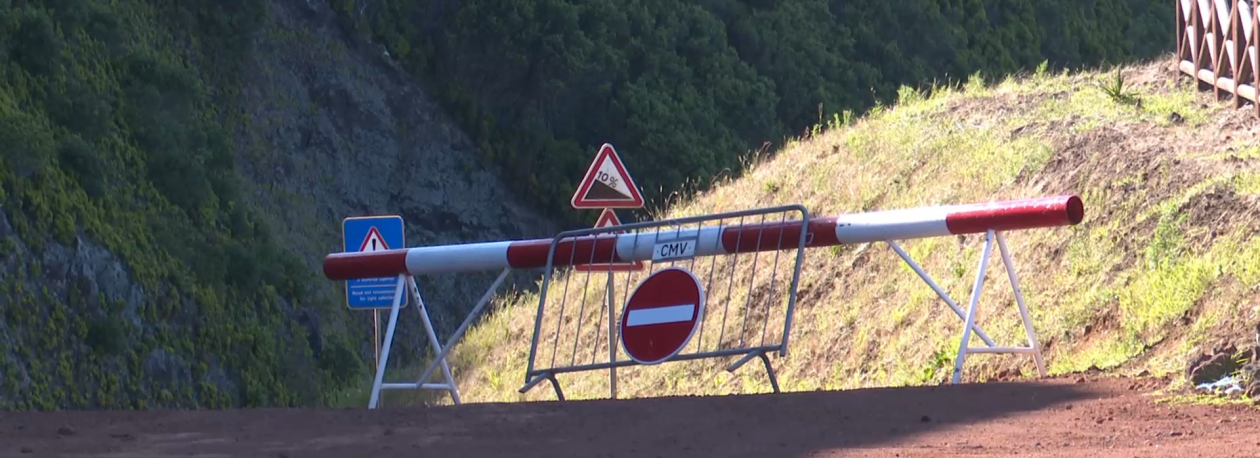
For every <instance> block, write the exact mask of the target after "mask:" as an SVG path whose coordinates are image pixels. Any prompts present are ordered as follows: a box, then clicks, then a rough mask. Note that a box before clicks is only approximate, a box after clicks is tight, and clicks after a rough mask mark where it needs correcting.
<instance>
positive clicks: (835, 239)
mask: <svg viewBox="0 0 1260 458" xmlns="http://www.w3.org/2000/svg"><path fill="white" fill-rule="evenodd" d="M1084 216H1085V206H1084V204H1083V203H1082V202H1081V199H1080V198H1079V197H1077V196H1072V195H1068V196H1057V197H1043V198H1034V199H1022V200H1010V201H1003V202H991V203H980V204H964V205H945V206H934V207H920V208H910V209H901V210H888V211H879V212H871V213H857V214H850V215H841V216H832V217H822V218H811V219H810V220H809V222H808V225H807V226H808V229H807V230H808V233H807V234H806V239H807V240H806V244H805V246H806V247H807V248H812V247H824V246H833V245H840V244H855V243H868V242H882V241H888V240H901V239H917V238H925V237H941V236H948V235H962V234H980V233H987V232H988V231H995V232H1001V231H1011V230H1022V229H1036V228H1045V227H1056V226H1071V225H1076V224H1078V223H1080V222H1081V220H1083V219H1084ZM800 230H801V221H799V220H798V221H787V222H773V223H764V224H754V225H724V226H711V227H704V228H701V229H698V230H697V229H691V230H685V229H684V230H681V231H674V230H669V231H666V232H658V231H645V232H638V233H627V234H607V235H599V236H585V237H577V238H574V239H566V240H562V241H560V242H559V243H558V244H557V246H556V251H555V256H554V258H553V260H552V264H553V265H555V266H564V265H570V263H571V260H572V261H576V262H573V264H585V263H590V262H591V261H590V260H592V259H594V260H597V261H598V262H609V261H611V262H629V261H636V260H638V261H646V260H651V259H652V254H653V249H654V248H655V245H656V243H657V241H658V238H659V236H660V235H663V234H668V238H682V237H696V238H697V239H698V240H697V244H696V245H697V246H696V253H695V255H696V256H714V255H723V254H732V253H736V252H739V253H747V252H753V251H774V250H779V249H791V248H795V247H796V243H793V242H790V241H791V240H799V237H800ZM758 240H760V243H758ZM779 240H782V241H783V242H782V243H776V242H774V241H779ZM552 243H553V240H552V239H534V240H519V241H501V242H485V243H468V244H459V245H439V246H427V247H414V248H404V249H395V250H388V251H377V252H366V253H365V252H345V253H332V254H329V255H328V256H326V257H325V258H324V276H325V277H327V278H328V279H330V280H354V279H361V278H379V277H391V276H398V275H403V274H408V275H425V274H433V273H446V272H472V271H486V270H501V269H535V268H543V267H546V266H547V255H548V251H549V249H550V247H551V244H552ZM583 261H585V262H583Z"/></svg>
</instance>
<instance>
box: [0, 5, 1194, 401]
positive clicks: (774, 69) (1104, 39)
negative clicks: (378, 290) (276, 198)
mask: <svg viewBox="0 0 1260 458" xmlns="http://www.w3.org/2000/svg"><path fill="white" fill-rule="evenodd" d="M313 3H319V2H313ZM328 3H329V4H331V5H332V6H333V7H335V8H337V9H338V11H339V12H340V13H341V15H342V18H343V19H344V20H345V21H346V24H347V25H348V26H350V29H351V30H354V31H358V32H360V33H362V34H365V35H368V36H371V37H373V38H374V39H375V40H377V41H379V42H383V43H384V44H385V45H386V47H387V49H388V50H389V52H390V53H391V55H392V56H393V57H394V58H395V59H396V60H398V61H400V62H401V63H402V64H403V65H404V67H405V68H407V69H408V70H409V71H410V72H411V73H412V74H413V75H415V76H416V77H418V78H421V79H423V80H425V81H426V82H427V83H428V86H429V88H430V93H431V94H433V95H434V96H435V97H437V98H439V99H440V100H441V101H443V103H444V104H445V105H446V106H447V108H448V110H449V111H450V112H451V113H452V114H453V115H454V116H455V117H456V118H457V120H458V121H459V122H460V123H462V125H463V127H464V129H465V131H466V132H467V133H468V134H469V135H470V136H472V138H473V139H474V140H475V141H476V142H477V144H478V145H479V147H480V149H481V151H482V153H483V154H484V159H485V166H486V167H494V168H498V169H501V170H502V172H503V173H504V178H505V181H506V182H507V183H508V184H509V185H510V186H513V187H514V188H515V190H516V191H518V192H519V193H520V194H522V195H523V196H525V197H526V198H528V199H530V200H532V201H533V202H534V203H536V204H537V205H538V206H539V208H540V209H542V210H544V211H547V212H560V210H561V209H564V208H567V200H568V197H569V196H570V195H571V193H572V191H573V187H574V186H575V184H576V180H577V178H578V177H579V176H580V174H581V172H582V171H583V170H584V169H585V167H586V166H587V164H588V161H589V160H590V158H591V156H592V154H593V153H594V152H595V148H596V147H597V146H598V145H599V144H601V143H603V142H611V143H613V144H614V145H615V146H617V147H618V150H619V151H620V152H621V153H622V155H623V157H624V158H625V159H626V160H627V161H628V166H629V168H630V169H631V172H632V173H633V174H634V176H635V178H636V179H637V180H638V181H639V184H640V186H641V187H643V188H644V189H645V191H646V192H647V194H648V197H649V199H658V198H659V197H660V196H661V192H665V193H668V192H670V191H672V190H674V189H676V188H677V187H679V186H681V185H684V184H685V183H686V182H688V181H689V180H698V181H696V182H697V183H699V184H703V183H704V182H705V181H707V179H708V178H710V177H712V176H714V175H716V174H719V173H722V172H723V171H724V170H734V169H737V165H738V163H739V160H740V157H741V155H743V154H744V153H746V152H748V151H749V150H751V149H755V148H758V147H760V146H761V145H762V144H763V143H765V142H774V141H779V140H781V139H782V138H783V137H785V136H788V135H792V134H793V133H796V132H799V131H801V130H802V129H804V128H806V127H808V126H809V125H811V124H813V123H816V122H818V120H819V118H823V117H830V116H831V114H833V113H837V112H841V111H845V110H852V111H860V110H862V109H864V108H866V107H869V106H871V105H873V104H874V103H876V102H879V101H885V100H889V99H891V98H892V97H894V96H895V92H896V91H895V89H896V88H897V87H899V86H900V85H902V84H909V85H917V84H920V83H927V82H930V81H931V80H933V79H944V78H954V79H958V78H961V77H963V76H965V75H968V74H971V73H973V72H976V71H982V72H984V73H986V74H989V75H995V74H1004V73H1008V72H1012V71H1016V70H1018V69H1021V68H1028V67H1031V66H1035V65H1037V64H1039V63H1041V62H1042V61H1043V60H1047V59H1048V60H1049V61H1050V63H1051V64H1052V66H1054V67H1060V66H1079V65H1084V64H1095V63H1102V62H1117V61H1121V60H1127V59H1132V58H1135V57H1145V56H1150V55H1152V54H1154V53H1156V52H1158V51H1162V50H1164V49H1165V48H1166V47H1168V46H1170V45H1171V39H1170V38H1169V37H1170V35H1171V27H1172V25H1171V23H1170V21H1171V19H1172V12H1171V8H1172V4H1171V2H1167V1H1159V2H1147V1H1137V0H1075V1H1068V2H1036V1H1033V0H1008V1H1003V2H997V1H981V0H908V1H897V2H888V1H883V0H865V1H839V0H834V1H831V2H821V1H809V0H780V1H769V0H744V1H740V0H691V1H685V2H670V1H660V0H617V1H610V0H328ZM266 20H267V14H266V8H265V4H264V0H110V1H105V0H98V1H78V0H0V53H2V55H3V56H4V57H5V59H4V60H2V61H0V207H2V208H3V211H4V213H5V215H6V216H7V217H8V222H9V223H10V224H11V225H12V226H13V227H14V228H15V230H16V231H17V233H18V235H19V236H20V238H21V240H22V242H24V243H25V244H26V247H27V248H28V249H29V250H30V252H25V253H24V252H22V251H21V250H18V249H17V247H18V246H19V245H18V244H17V242H16V240H15V239H13V238H4V239H0V261H12V260H14V259H18V261H17V262H16V264H18V265H22V266H24V267H23V268H22V269H19V270H17V271H15V272H12V273H4V278H0V320H2V324H3V325H4V326H2V327H0V330H3V331H4V335H0V376H2V377H3V378H2V379H0V382H2V383H0V408H32V409H51V408H60V407H71V408H90V407H123V408H144V407H155V406H225V405H229V404H236V405H251V406H261V405H296V404H314V403H320V402H323V401H325V400H326V395H328V394H330V393H332V392H335V391H336V390H338V389H340V388H341V387H344V386H346V384H347V383H349V381H350V380H349V378H350V377H352V376H354V375H356V374H358V373H361V372H358V371H359V370H360V369H361V368H362V366H361V361H360V360H359V358H358V356H356V355H355V353H354V352H353V351H351V350H350V347H351V345H350V344H349V343H348V341H347V339H346V338H345V337H344V336H341V335H337V334H331V333H330V331H326V329H331V328H334V327H335V326H324V327H323V328H322V329H325V331H321V332H320V333H319V334H320V335H317V333H315V332H314V331H313V330H312V329H313V327H307V326H306V325H305V323H304V320H305V317H306V316H308V314H317V315H319V316H320V319H321V320H323V321H324V322H326V323H327V322H336V321H338V320H340V318H339V314H344V313H345V312H344V310H343V308H342V307H339V306H338V303H337V299H338V298H336V297H311V296H310V295H309V294H308V293H306V292H305V291H304V290H303V289H301V288H299V287H298V285H300V284H302V283H304V282H307V281H311V280H314V279H315V271H314V269H313V268H311V267H310V266H304V265H301V264H300V263H299V262H298V261H297V260H296V259H297V258H295V257H293V256H291V255H289V254H286V253H284V252H283V251H282V250H281V249H280V248H279V247H278V245H277V244H276V243H275V242H274V241H273V240H272V237H273V235H272V231H271V230H269V228H268V227H267V225H266V224H265V223H264V218H263V217H262V216H261V215H260V214H259V213H258V211H257V210H256V209H255V208H254V207H253V206H252V205H251V204H250V203H249V202H248V200H247V198H246V196H244V195H243V192H242V191H241V189H242V187H241V184H240V182H239V180H240V178H239V176H238V175H237V173H236V171H235V164H234V158H236V157H239V155H237V154H236V152H235V151H234V149H233V142H232V141H231V139H232V138H233V137H232V135H233V133H234V129H236V128H237V127H238V126H239V125H240V120H239V119H234V115H233V113H236V112H237V110H236V109H235V107H236V104H237V103H238V101H239V100H238V97H239V94H240V93H241V90H240V89H241V88H240V81H239V72H240V71H241V69H240V63H241V62H242V58H243V57H244V55H245V53H247V52H248V49H249V46H250V42H251V40H253V39H254V38H255V37H256V35H257V34H255V32H256V31H257V30H259V27H261V26H262V25H263V24H264V23H265V21H266ZM564 216H566V217H573V215H571V214H566V215H564ZM591 216H592V215H591V214H589V212H587V214H586V215H585V217H586V218H588V219H589V218H590V217H591ZM81 241H90V242H92V243H94V244H99V245H101V246H104V247H105V248H106V249H108V250H109V251H110V252H111V253H113V254H114V255H115V256H117V257H118V258H119V259H120V260H121V262H122V263H123V265H124V267H125V268H126V272H127V274H128V275H129V276H130V277H131V278H132V279H133V280H134V281H135V282H137V283H138V284H139V285H141V286H142V288H143V300H141V301H140V303H139V304H137V306H136V307H131V306H129V305H128V304H127V303H126V301H125V300H117V299H119V298H110V299H107V298H105V297H104V295H102V294H95V297H93V296H94V292H93V290H92V288H91V287H90V285H89V284H87V283H86V282H84V281H79V280H78V279H76V278H73V277H74V274H73V273H72V274H71V275H70V276H71V277H72V278H71V279H70V281H69V282H68V283H69V286H66V287H64V288H61V289H60V290H58V289H57V288H49V287H48V286H47V285H48V284H49V283H48V282H47V281H45V279H44V277H48V276H50V275H51V273H50V272H49V271H48V269H45V268H44V266H41V264H40V262H39V260H40V259H43V256H44V255H45V254H46V253H47V251H46V250H47V249H48V247H49V246H50V245H52V244H51V243H50V242H56V243H57V244H59V245H61V246H69V247H72V248H73V247H79V246H81V245H80V243H81ZM23 257H26V258H25V259H22V258H23ZM32 258H33V259H32ZM10 264H12V262H10ZM0 265H3V264H2V263H0ZM59 267H60V268H64V267H67V266H59ZM0 273H2V272H0ZM180 367H189V368H191V369H190V370H188V371H187V372H188V373H183V372H182V371H181V370H179V368H180Z"/></svg>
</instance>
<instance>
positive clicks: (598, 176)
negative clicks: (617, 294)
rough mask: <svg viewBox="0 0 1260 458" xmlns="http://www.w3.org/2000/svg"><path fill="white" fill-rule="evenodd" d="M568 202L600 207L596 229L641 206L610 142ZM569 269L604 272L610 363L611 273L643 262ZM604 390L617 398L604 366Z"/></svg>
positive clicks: (613, 373) (612, 372)
mask: <svg viewBox="0 0 1260 458" xmlns="http://www.w3.org/2000/svg"><path fill="white" fill-rule="evenodd" d="M569 203H570V204H571V205H573V208H574V209H577V210H582V209H595V208H601V209H603V212H601V213H600V215H599V219H598V220H596V222H595V227H597V228H600V227H609V226H620V225H621V220H620V219H618V218H617V213H616V212H614V211H613V209H614V208H643V194H641V193H640V192H639V187H638V186H637V185H635V184H634V179H633V178H630V172H627V171H626V166H625V165H624V164H622V163H621V157H620V156H618V155H617V150H615V149H613V146H612V144H610V143H605V144H603V145H601V146H600V147H599V152H598V153H596V154H595V159H594V160H592V161H591V165H590V167H587V169H586V175H585V176H584V177H582V181H581V182H580V183H579V184H578V187H577V190H576V191H575V192H574V193H573V197H572V198H571V199H569ZM622 232H624V231H622ZM573 268H574V270H578V271H601V270H602V271H605V272H608V362H609V363H612V362H614V361H616V360H617V346H616V344H615V342H616V341H617V337H616V336H615V335H613V329H614V327H613V325H614V322H615V317H614V315H613V308H614V304H613V272H614V271H638V270H643V261H634V262H629V263H611V262H603V263H591V264H581V265H576V266H574V267H573ZM608 390H609V392H610V395H611V396H612V398H613V399H617V368H616V367H610V368H608Z"/></svg>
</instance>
